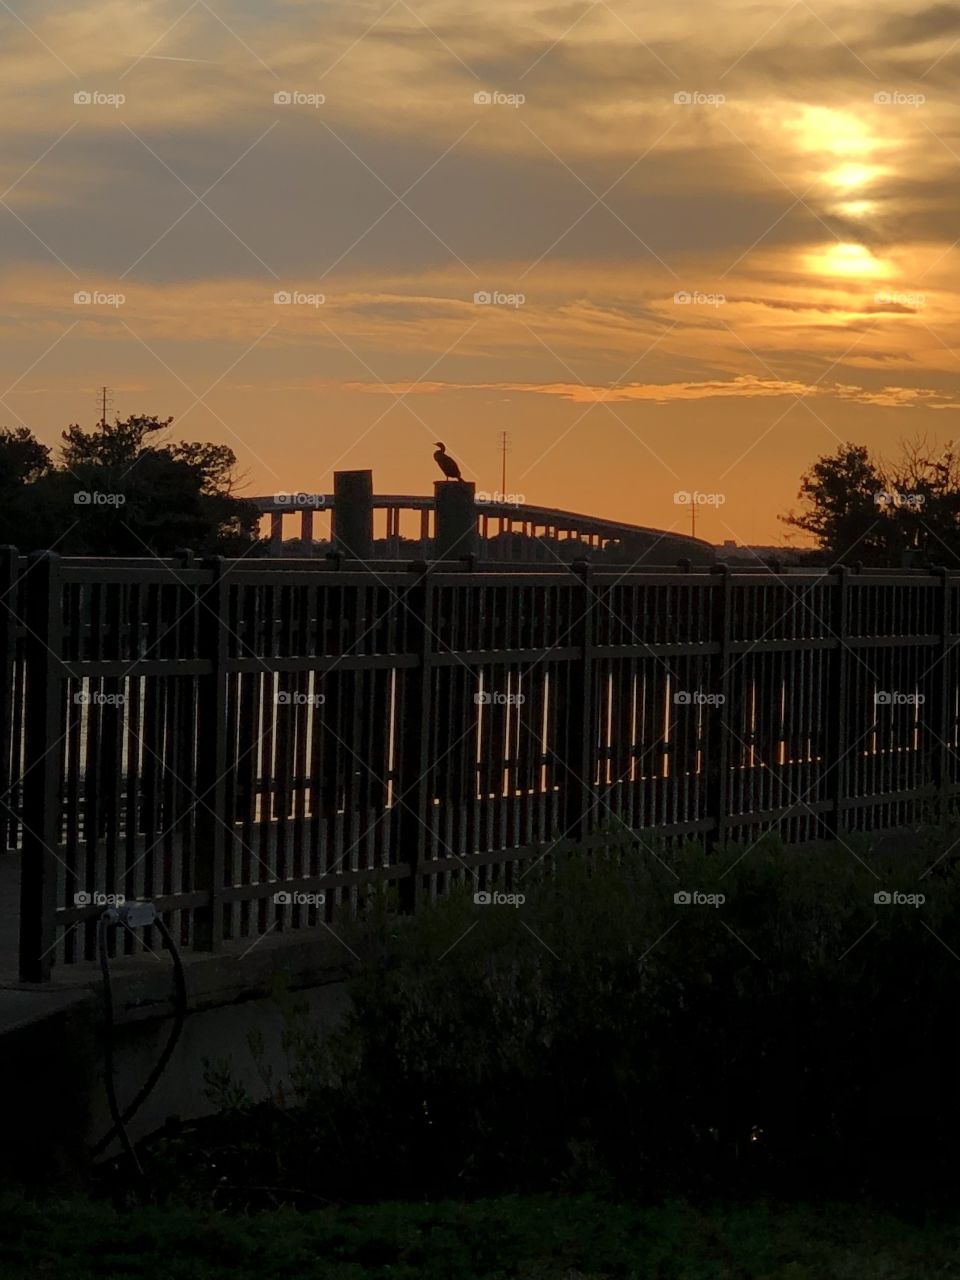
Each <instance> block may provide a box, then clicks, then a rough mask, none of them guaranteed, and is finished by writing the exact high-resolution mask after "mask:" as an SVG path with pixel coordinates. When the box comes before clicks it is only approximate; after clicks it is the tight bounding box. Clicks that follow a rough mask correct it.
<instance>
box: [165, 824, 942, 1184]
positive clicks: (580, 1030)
mask: <svg viewBox="0 0 960 1280" xmlns="http://www.w3.org/2000/svg"><path fill="white" fill-rule="evenodd" d="M934 856H935V855H934ZM932 861H933V856H931V855H930V853H929V852H928V851H925V850H922V849H916V850H914V851H913V852H897V853H896V854H895V855H893V854H888V855H881V854H880V853H878V852H876V851H871V850H870V848H869V846H868V845H867V844H866V843H865V842H864V841H862V840H861V841H860V842H858V843H852V842H846V843H843V844H834V845H829V846H823V847H820V848H816V849H812V850H811V849H804V850H802V851H799V850H798V851H785V850H784V849H783V848H782V847H781V846H780V845H779V843H778V842H777V841H776V840H773V839H770V840H764V841H763V842H762V843H761V844H759V845H757V846H755V847H753V848H751V849H744V848H742V847H730V848H727V849H724V850H720V851H714V852H712V853H711V854H710V855H706V854H705V853H704V852H703V851H702V850H700V849H699V848H697V847H694V846H687V847H684V848H682V849H679V850H673V851H669V852H668V851H667V850H665V849H656V850H654V849H651V850H648V851H646V852H636V851H634V852H631V853H617V852H609V853H606V854H603V855H600V856H597V857H595V858H586V857H583V856H570V857H568V858H567V859H565V860H563V861H561V862H560V864H559V865H557V866H556V867H555V868H553V869H552V872H551V874H549V875H546V874H543V875H538V874H534V875H531V876H528V877H527V878H526V879H524V880H523V882H522V883H519V884H516V885H515V886H514V888H515V889H516V890H518V891H522V892H523V894H524V895H525V897H526V901H525V902H524V903H523V904H522V905H521V906H517V907H513V906H507V905H482V906H481V905H476V904H475V903H474V901H473V898H472V891H473V888H474V886H473V885H472V884H471V886H470V892H462V893H456V894H453V895H451V896H450V897H448V898H446V899H444V900H442V901H440V902H437V903H434V904H430V905H427V906H426V907H425V908H424V909H423V910H422V911H421V912H420V913H419V914H418V915H417V917H416V918H414V919H412V920H400V919H398V918H397V917H396V916H395V915H394V914H392V913H390V912H389V911H388V910H386V909H385V907H384V904H383V903H382V902H380V903H377V904H375V909H374V910H373V911H372V912H371V914H370V916H369V917H368V919H367V920H366V922H365V923H364V924H363V926H362V927H360V928H358V929H357V931H356V934H355V936H351V938H350V946H351V948H352V949H353V950H354V951H355V952H356V953H357V954H358V956H359V957H360V959H361V964H360V966H359V969H358V972H357V975H356V977H355V979H354V981H353V1011H352V1014H351V1015H350V1017H349V1018H348V1020H347V1022H346V1024H345V1025H344V1027H343V1028H342V1029H341V1030H340V1031H339V1032H338V1033H337V1034H336V1035H334V1036H332V1037H330V1038H328V1039H323V1038H322V1037H321V1036H320V1035H319V1034H318V1033H317V1032H316V1030H315V1029H314V1028H312V1027H311V1026H310V1024H309V1023H308V1022H307V1021H306V1020H305V1018H304V1017H303V1016H302V1014H300V1013H298V1011H297V1009H296V1007H295V1006H291V1008H290V1010H289V1014H290V1016H289V1021H288V1028H289V1029H288V1036H287V1046H288V1051H289V1064H290V1071H289V1077H290V1078H289V1080H288V1081H287V1082H286V1083H285V1085H284V1093H283V1096H284V1097H285V1099H286V1100H287V1103H288V1105H287V1106H286V1107H278V1106H275V1105H271V1106H260V1107H247V1108H245V1109H244V1110H243V1111H242V1113H241V1111H239V1110H238V1109H237V1108H236V1107H234V1108H233V1109H232V1111H231V1113H230V1115H228V1116H224V1117H221V1118H220V1120H218V1121H216V1122H214V1124H213V1127H212V1128H210V1127H208V1128H207V1129H206V1130H205V1131H204V1132H205V1135H206V1136H205V1141H206V1142H208V1143H209V1144H210V1146H211V1150H212V1151H213V1152H215V1154H216V1160H214V1159H213V1157H212V1156H211V1163H216V1165H217V1170H218V1175H219V1176H220V1177H221V1178H224V1177H225V1178H226V1181H227V1182H228V1183H230V1185H231V1186H233V1185H237V1186H242V1185H243V1183H244V1178H245V1177H246V1176H247V1175H246V1172H245V1171H246V1169H247V1168H249V1167H251V1155H252V1154H253V1153H254V1152H256V1153H257V1156H256V1159H257V1161H258V1162H259V1163H257V1165H256V1167H257V1175H256V1176H257V1179H258V1180H259V1181H260V1182H261V1183H262V1182H264V1181H266V1180H268V1179H275V1180H276V1181H277V1183H278V1184H281V1185H287V1186H290V1187H297V1188H301V1189H306V1190H309V1193H310V1195H313V1196H316V1195H322V1196H329V1197H331V1198H337V1199H339V1198H351V1199H369V1200H375V1199H380V1198H385V1197H390V1196H396V1195H408V1196H409V1195H411V1194H422V1195H427V1196H440V1195H444V1194H447V1195H449V1194H451V1192H460V1191H463V1192H469V1193H471V1194H478V1193H479V1194H493V1193H500V1192H505V1191H509V1192H512V1191H533V1190H544V1189H561V1190H574V1189H579V1190H591V1191H594V1192H601V1193H609V1192H611V1191H617V1192H622V1191H625V1190H626V1191H630V1192H635V1193H639V1194H642V1195H645V1196H660V1195H664V1194H678V1193H682V1194H699V1193H706V1194H713V1193H718V1192H722V1193H723V1194H727V1193H733V1194H753V1193H754V1192H755V1191H757V1190H759V1189H763V1190H775V1191H777V1192H780V1193H783V1194H789V1195H819V1194H835V1195H836V1194H839V1195H848V1194H852V1193H855V1192H864V1193H872V1194H879V1195H890V1196H898V1195H909V1194H917V1195H926V1196H929V1195H930V1194H932V1193H935V1192H943V1193H944V1194H948V1193H949V1190H950V1189H951V1188H954V1187H955V1183H956V1175H955V1173H954V1167H953V1166H954V1162H953V1161H952V1159H951V1156H952V1153H953V1151H954V1149H955V1142H956V1137H957V1119H958V1104H957V1100H956V1098H957V1090H956V1081H957V1079H958V1066H960V1054H958V1043H957V1031H956V1018H955V1015H954V1010H955V1008H956V1004H957V997H958V995H960V960H958V956H957V954H954V953H955V952H960V928H958V923H960V888H958V876H960V873H958V864H957V860H956V858H954V857H952V856H946V857H942V858H941V859H940V861H939V862H938V863H937V865H936V867H935V868H934V870H933V871H930V872H929V874H925V873H926V872H927V871H928V868H929V866H930V864H931V862H932ZM694 891H695V892H697V893H699V894H701V895H722V896H723V899H724V900H723V901H722V903H720V904H719V905H706V904H703V903H701V904H697V903H689V904H684V903H678V902H676V901H675V898H674V895H675V894H676V893H678V892H691V893H692V892H694ZM894 891H896V892H898V893H900V894H902V895H918V894H922V895H924V897H925V901H924V902H923V903H922V904H921V905H912V904H908V903H907V902H900V903H896V902H893V903H890V904H885V903H876V902H875V901H874V895H875V894H876V893H878V892H885V893H891V894H893V893H894ZM291 1100H292V1102H293V1108H292V1109H291V1106H290V1105H289V1104H290V1102H291ZM241 1115H242V1119H241V1118H240V1117H241ZM217 1125H219V1126H220V1128H219V1129H218V1128H217ZM238 1135H240V1136H239V1137H238ZM187 1145H188V1147H189V1143H188V1144H187ZM227 1148H229V1151H230V1152H232V1153H233V1154H232V1156H229V1155H228V1154H227V1152H226V1149H227ZM167 1151H168V1154H169V1146H168V1148H167ZM194 1154H195V1153H194ZM263 1160H266V1161H267V1162H268V1164H269V1165H270V1168H269V1169H268V1171H267V1172H266V1173H265V1172H264V1168H263ZM228 1166H229V1173H228V1174H224V1169H225V1168H226V1167H228ZM191 1168H192V1176H193V1177H195V1178H201V1177H202V1176H203V1166H202V1162H200V1164H198V1163H197V1161H196V1160H195V1159H193V1158H192V1159H191Z"/></svg>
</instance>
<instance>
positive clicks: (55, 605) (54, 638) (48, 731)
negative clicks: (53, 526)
mask: <svg viewBox="0 0 960 1280" xmlns="http://www.w3.org/2000/svg"><path fill="white" fill-rule="evenodd" d="M23 591H24V624H25V626H26V632H27V634H26V640H25V644H24V663H25V667H26V679H25V686H26V687H25V697H24V716H23V726H24V760H23V842H22V850H21V863H20V867H21V870H20V980H21V981H22V982H43V981H45V980H46V979H48V978H49V977H50V968H51V965H52V963H53V949H54V942H55V940H56V910H57V858H56V852H55V851H56V847H57V845H58V844H59V843H60V777H61V760H62V746H61V739H62V736H63V725H62V724H61V718H62V713H63V698H62V678H63V667H62V651H63V609H62V603H61V599H60V592H61V583H60V557H59V556H58V555H55V554H54V553H53V552H52V551H41V552H35V553H34V554H33V555H31V556H30V560H29V564H28V566H27V571H26V574H25V575H24V581H23Z"/></svg>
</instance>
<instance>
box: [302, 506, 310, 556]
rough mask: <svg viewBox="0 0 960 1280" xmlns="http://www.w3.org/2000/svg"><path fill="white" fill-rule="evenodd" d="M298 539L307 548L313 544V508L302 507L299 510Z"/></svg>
mask: <svg viewBox="0 0 960 1280" xmlns="http://www.w3.org/2000/svg"><path fill="white" fill-rule="evenodd" d="M300 541H301V542H302V543H303V545H304V549H305V550H308V551H309V549H310V547H311V546H312V544H313V509H312V508H311V507H304V508H303V510H302V511H301V512H300Z"/></svg>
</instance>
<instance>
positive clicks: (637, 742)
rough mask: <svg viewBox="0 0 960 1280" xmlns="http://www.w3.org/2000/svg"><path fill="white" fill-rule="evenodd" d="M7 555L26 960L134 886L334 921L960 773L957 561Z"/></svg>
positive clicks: (88, 931) (807, 828) (222, 907)
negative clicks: (442, 561)
mask: <svg viewBox="0 0 960 1280" xmlns="http://www.w3.org/2000/svg"><path fill="white" fill-rule="evenodd" d="M3 555H5V557H6V558H5V559H3V558H0V575H2V582H3V589H4V591H5V592H6V602H7V603H8V604H9V606H10V607H9V608H8V609H7V610H6V615H5V620H4V625H3V627H0V648H2V652H0V660H2V661H3V664H4V681H3V686H2V689H0V703H3V706H4V707H6V709H7V715H5V716H4V717H3V726H2V729H0V750H2V755H0V759H2V767H3V770H4V774H5V778H6V791H5V807H4V810H3V830H4V833H5V847H6V848H7V850H8V851H11V852H12V851H18V852H19V853H20V857H21V861H22V876H21V925H20V931H21V971H22V973H23V975H24V976H25V977H28V978H31V979H39V978H43V977H45V976H47V975H48V974H49V972H50V966H51V964H53V963H63V962H67V963H72V962H78V961H83V960H91V959H92V958H93V956H94V946H95V920H96V917H97V915H98V914H99V912H100V910H102V906H103V901H104V900H106V898H105V896H107V897H108V896H109V895H118V894H122V895H125V896H126V897H136V898H149V899H151V900H153V901H155V902H156V903H157V905H158V907H159V908H160V910H161V911H162V912H163V913H164V918H165V920H166V922H167V924H168V927H169V928H171V930H172V931H173V932H174V935H175V936H176V937H177V938H178V940H179V941H180V942H181V943H182V944H183V945H184V946H186V947H192V948H196V949H210V948H214V947H218V946H221V945H223V944H225V943H229V942H243V941H245V940H247V939H249V940H250V941H251V942H252V941H255V940H256V938H258V937H260V936H262V935H264V934H266V933H268V932H278V933H279V932H285V931H290V930H299V929H313V928H316V927H318V926H319V925H320V924H321V923H329V922H330V921H331V920H332V919H333V917H334V914H335V913H336V912H342V911H348V912H349V911H353V910H355V908H356V906H357V903H358V901H359V898H360V895H361V894H362V892H363V890H364V886H365V885H367V884H370V883H372V882H375V881H383V882H386V883H387V884H388V885H391V886H392V887H393V888H394V889H395V890H396V891H397V892H398V894H399V898H400V902H401V904H402V906H403V907H404V908H405V909H408V910H412V909H414V908H415V906H416V904H417V902H418V901H419V900H420V899H421V898H424V897H426V898H430V897H435V896H438V895H441V894H443V893H446V892H448V891H449V890H450V888H451V887H452V886H454V885H457V884H469V885H471V886H473V887H474V888H476V889H485V888H487V887H491V886H503V885H507V886H509V885H516V884H519V883H520V882H521V880H522V877H523V875H524V874H525V872H526V870H527V869H528V868H529V867H530V866H532V865H533V864H534V863H536V862H537V861H539V860H540V859H542V858H544V857H549V856H550V854H551V852H552V851H553V850H555V849H556V848H558V847H560V846H561V845H562V844H564V843H566V842H568V841H571V840H575V839H582V840H586V841H588V842H593V843H595V844H596V843H602V842H603V841H606V840H609V839H611V838H619V837H621V836H624V835H627V836H629V837H630V838H631V839H633V840H634V841H636V842H637V843H638V844H641V845H642V844H643V843H644V842H645V841H647V840H648V839H649V838H650V837H651V836H652V835H653V834H654V833H656V834H658V835H665V836H668V837H678V838H679V837H681V836H684V835H698V836H703V837H705V838H707V839H709V840H711V841H714V842H716V841H723V840H726V839H728V838H729V839H737V840H745V841H748V842H751V841H754V840H756V839H758V838H759V837H760V836H761V835H762V834H763V833H764V832H765V831H766V830H770V829H776V830H778V831H780V832H781V833H782V834H783V836H784V837H785V838H786V839H788V840H790V841H794V842H800V841H803V840H806V839H810V838H813V837H816V836H822V835H825V834H829V833H831V832H834V833H838V834H841V835H842V833H843V832H844V831H846V830H877V829H883V828H889V827H893V826H897V825H900V824H902V823H906V822H911V821H915V820H916V819H917V818H918V817H919V815H920V814H921V812H922V811H923V806H924V805H925V804H926V803H927V802H928V801H929V800H930V799H931V798H932V797H935V796H943V795H947V796H950V795H953V794H955V793H956V791H957V790H958V787H960V770H958V763H957V760H958V745H960V739H958V735H960V726H958V721H960V667H958V660H957V653H956V646H957V641H958V639H960V591H958V590H957V589H956V578H955V577H952V576H951V575H950V574H947V573H946V572H942V573H938V574H924V573H897V574H893V573H891V574H877V573H852V572H850V571H849V570H841V571H839V572H832V573H824V574H819V575H818V574H812V573H811V574H791V575H784V576H779V575H776V574H772V573H768V572H764V573H753V572H752V573H738V572H733V571H730V570H722V571H719V572H691V573H668V572H664V571H648V572H627V573H619V572H616V571H613V570H609V569H597V568H596V567H594V568H592V569H590V568H587V567H586V566H584V565H579V566H574V567H572V568H570V569H567V568H563V569H559V568H558V567H557V566H553V567H552V568H550V567H548V568H544V569H541V568H534V567H527V568H518V569H515V570H514V569H506V570H504V571H484V572H476V571H468V570H459V569H456V568H452V567H451V566H450V565H439V564H438V565H432V566H427V565H425V564H422V563H421V564H420V565H413V566H409V567H403V566H399V565H396V566H393V565H391V566H383V565H377V566H376V567H375V569H374V570H367V569H365V568H362V567H360V566H350V565H349V563H347V562H343V563H341V565H340V567H339V568H330V567H325V566H324V567H317V566H315V565H314V564H313V563H312V562H283V563H282V564H278V565H269V566H263V565H261V566H258V565H257V564H255V563H251V562H247V561H216V562H207V563H205V564H202V565H198V564H196V563H194V562H193V561H192V560H191V559H189V558H186V559H183V560H173V561H143V562H136V561H104V560H100V561H93V560H62V561H61V560H59V559H58V558H57V557H56V556H49V555H45V556H42V557H38V558H34V559H32V560H31V561H30V562H29V564H28V563H27V562H25V561H24V560H22V559H21V558H20V557H18V556H17V555H16V553H15V552H12V551H10V552H9V553H3ZM97 895H100V897H98V896H97ZM145 942H146V944H147V945H149V946H154V945H156V942H157V939H156V938H151V937H150V936H149V932H148V934H147V935H145ZM116 945H118V946H119V947H120V948H122V949H123V950H124V951H125V952H128V953H129V952H132V951H134V950H135V949H136V948H137V947H138V946H139V945H140V943H139V942H138V941H137V940H136V939H135V938H134V937H133V935H132V934H129V933H125V934H121V936H120V938H119V940H118V942H117V943H116Z"/></svg>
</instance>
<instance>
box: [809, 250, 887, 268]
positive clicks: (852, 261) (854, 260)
mask: <svg viewBox="0 0 960 1280" xmlns="http://www.w3.org/2000/svg"><path fill="white" fill-rule="evenodd" d="M807 266H808V268H809V269H810V270H811V271H812V272H814V273H815V274H817V275H825V276H883V275H886V274H887V272H888V268H887V266H886V264H885V263H883V262H881V261H880V259H879V258H876V257H874V255H873V254H872V253H871V252H870V250H869V249H868V248H867V247H866V245H862V244H855V243H853V242H844V243H840V244H832V245H829V246H827V247H826V248H822V249H818V250H816V251H815V252H813V253H811V254H808V255H807Z"/></svg>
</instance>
